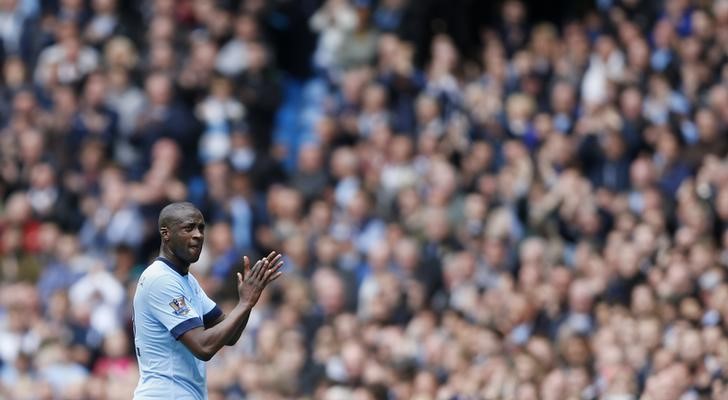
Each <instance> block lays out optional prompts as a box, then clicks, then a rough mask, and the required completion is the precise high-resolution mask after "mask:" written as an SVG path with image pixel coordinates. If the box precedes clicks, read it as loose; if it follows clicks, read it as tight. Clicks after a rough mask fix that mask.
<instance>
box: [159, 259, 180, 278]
mask: <svg viewBox="0 0 728 400" xmlns="http://www.w3.org/2000/svg"><path fill="white" fill-rule="evenodd" d="M156 260H157V261H161V262H163V263H165V264H167V266H168V267H170V268H172V269H173V270H174V272H176V273H178V274H180V275H182V276H185V275H187V272H185V273H182V269H181V268H179V267H177V266H176V265H174V264H173V263H172V261H169V260H168V259H166V258H164V257H162V256H159V257H157V258H156Z"/></svg>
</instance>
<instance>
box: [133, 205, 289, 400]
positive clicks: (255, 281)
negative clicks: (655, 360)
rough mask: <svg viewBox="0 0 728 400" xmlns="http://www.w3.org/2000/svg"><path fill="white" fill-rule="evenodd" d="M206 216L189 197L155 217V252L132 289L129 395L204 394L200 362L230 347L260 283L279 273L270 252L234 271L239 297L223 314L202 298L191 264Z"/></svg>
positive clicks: (260, 288)
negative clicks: (133, 363)
mask: <svg viewBox="0 0 728 400" xmlns="http://www.w3.org/2000/svg"><path fill="white" fill-rule="evenodd" d="M204 231H205V220H204V218H203V216H202V213H201V212H200V211H199V210H198V209H197V208H195V207H194V206H193V205H192V204H191V203H187V202H182V203H173V204H170V205H168V206H166V207H165V208H164V209H162V211H161V213H160V215H159V233H160V236H161V240H162V245H161V249H160V255H159V257H157V259H156V260H155V261H154V262H153V263H152V264H151V265H150V266H149V267H148V268H147V269H146V270H145V271H144V273H142V275H141V276H140V277H139V282H138V284H137V290H136V294H135V295H134V311H133V313H134V344H135V352H136V356H137V359H138V361H139V370H140V371H139V372H140V377H139V384H138V385H137V388H136V391H135V393H134V399H136V400H142V399H145V400H146V399H149V400H152V399H154V400H157V399H175V400H179V399H195V400H200V399H206V398H207V390H206V387H207V384H206V379H205V376H206V374H205V364H204V361H208V360H210V359H211V358H212V356H214V355H215V353H217V352H218V351H219V350H220V349H221V348H222V347H223V346H224V345H229V346H231V345H234V344H235V343H236V342H237V341H238V339H239V338H240V335H241V333H242V331H243V329H245V326H246V324H247V322H248V317H249V316H250V311H251V310H252V308H253V306H255V304H256V303H257V301H258V298H259V297H260V294H261V292H262V291H263V289H264V288H265V287H266V286H267V285H268V284H269V283H271V282H273V281H274V280H275V279H276V278H278V277H279V276H280V275H281V272H280V271H279V270H280V268H281V266H282V265H283V262H282V261H281V256H280V255H279V254H277V253H276V252H271V253H270V254H269V255H268V256H267V257H265V258H262V259H261V260H259V261H258V262H256V263H255V265H254V266H253V267H252V268H251V267H250V261H249V259H248V258H247V257H244V259H243V266H244V267H243V273H242V274H241V273H237V278H238V284H237V288H238V295H239V301H238V304H237V306H236V307H235V308H234V309H233V310H232V311H231V312H230V314H228V315H227V316H226V315H225V314H223V312H222V310H221V309H220V308H219V307H218V306H217V304H215V302H214V301H212V300H211V299H210V298H208V297H207V295H206V294H205V292H204V290H203V289H202V288H201V287H200V284H199V283H198V282H197V280H196V279H195V277H194V276H193V275H192V274H191V273H190V272H189V267H190V264H191V263H193V262H196V261H197V260H198V259H199V258H200V252H201V251H202V244H203V242H204V236H205V234H204Z"/></svg>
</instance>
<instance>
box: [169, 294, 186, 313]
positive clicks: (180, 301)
mask: <svg viewBox="0 0 728 400" xmlns="http://www.w3.org/2000/svg"><path fill="white" fill-rule="evenodd" d="M169 305H170V306H171V307H172V310H174V315H187V313H188V312H190V307H189V306H187V303H186V302H185V297H184V296H180V297H177V298H174V299H172V301H170V302H169Z"/></svg>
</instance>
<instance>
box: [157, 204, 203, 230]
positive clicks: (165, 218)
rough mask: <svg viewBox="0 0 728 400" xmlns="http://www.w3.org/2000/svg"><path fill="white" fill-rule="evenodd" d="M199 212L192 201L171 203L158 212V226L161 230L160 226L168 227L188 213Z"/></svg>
mask: <svg viewBox="0 0 728 400" xmlns="http://www.w3.org/2000/svg"><path fill="white" fill-rule="evenodd" d="M197 213H200V210H198V209H197V207H195V206H194V205H193V204H192V203H190V202H187V201H183V202H178V203H172V204H169V205H167V206H166V207H164V208H163V209H162V211H161V212H160V213H159V222H158V228H159V229H160V230H161V229H162V227H166V228H169V227H170V226H172V225H174V224H175V223H178V222H179V221H182V220H183V219H185V217H187V216H189V215H190V214H197Z"/></svg>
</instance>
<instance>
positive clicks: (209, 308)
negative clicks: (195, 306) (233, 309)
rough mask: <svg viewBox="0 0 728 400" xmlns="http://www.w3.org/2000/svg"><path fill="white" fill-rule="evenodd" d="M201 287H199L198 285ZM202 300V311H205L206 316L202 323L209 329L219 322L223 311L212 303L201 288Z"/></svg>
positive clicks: (203, 317)
mask: <svg viewBox="0 0 728 400" xmlns="http://www.w3.org/2000/svg"><path fill="white" fill-rule="evenodd" d="M198 286H199V285H198ZM200 300H201V301H202V309H203V310H205V314H204V315H203V316H202V322H203V324H204V325H205V328H209V327H211V326H212V324H213V323H214V322H215V321H217V319H218V318H220V316H221V315H222V309H220V307H219V306H218V305H217V303H215V302H214V301H212V299H210V298H209V297H207V294H206V293H205V291H204V290H202V288H200Z"/></svg>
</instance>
